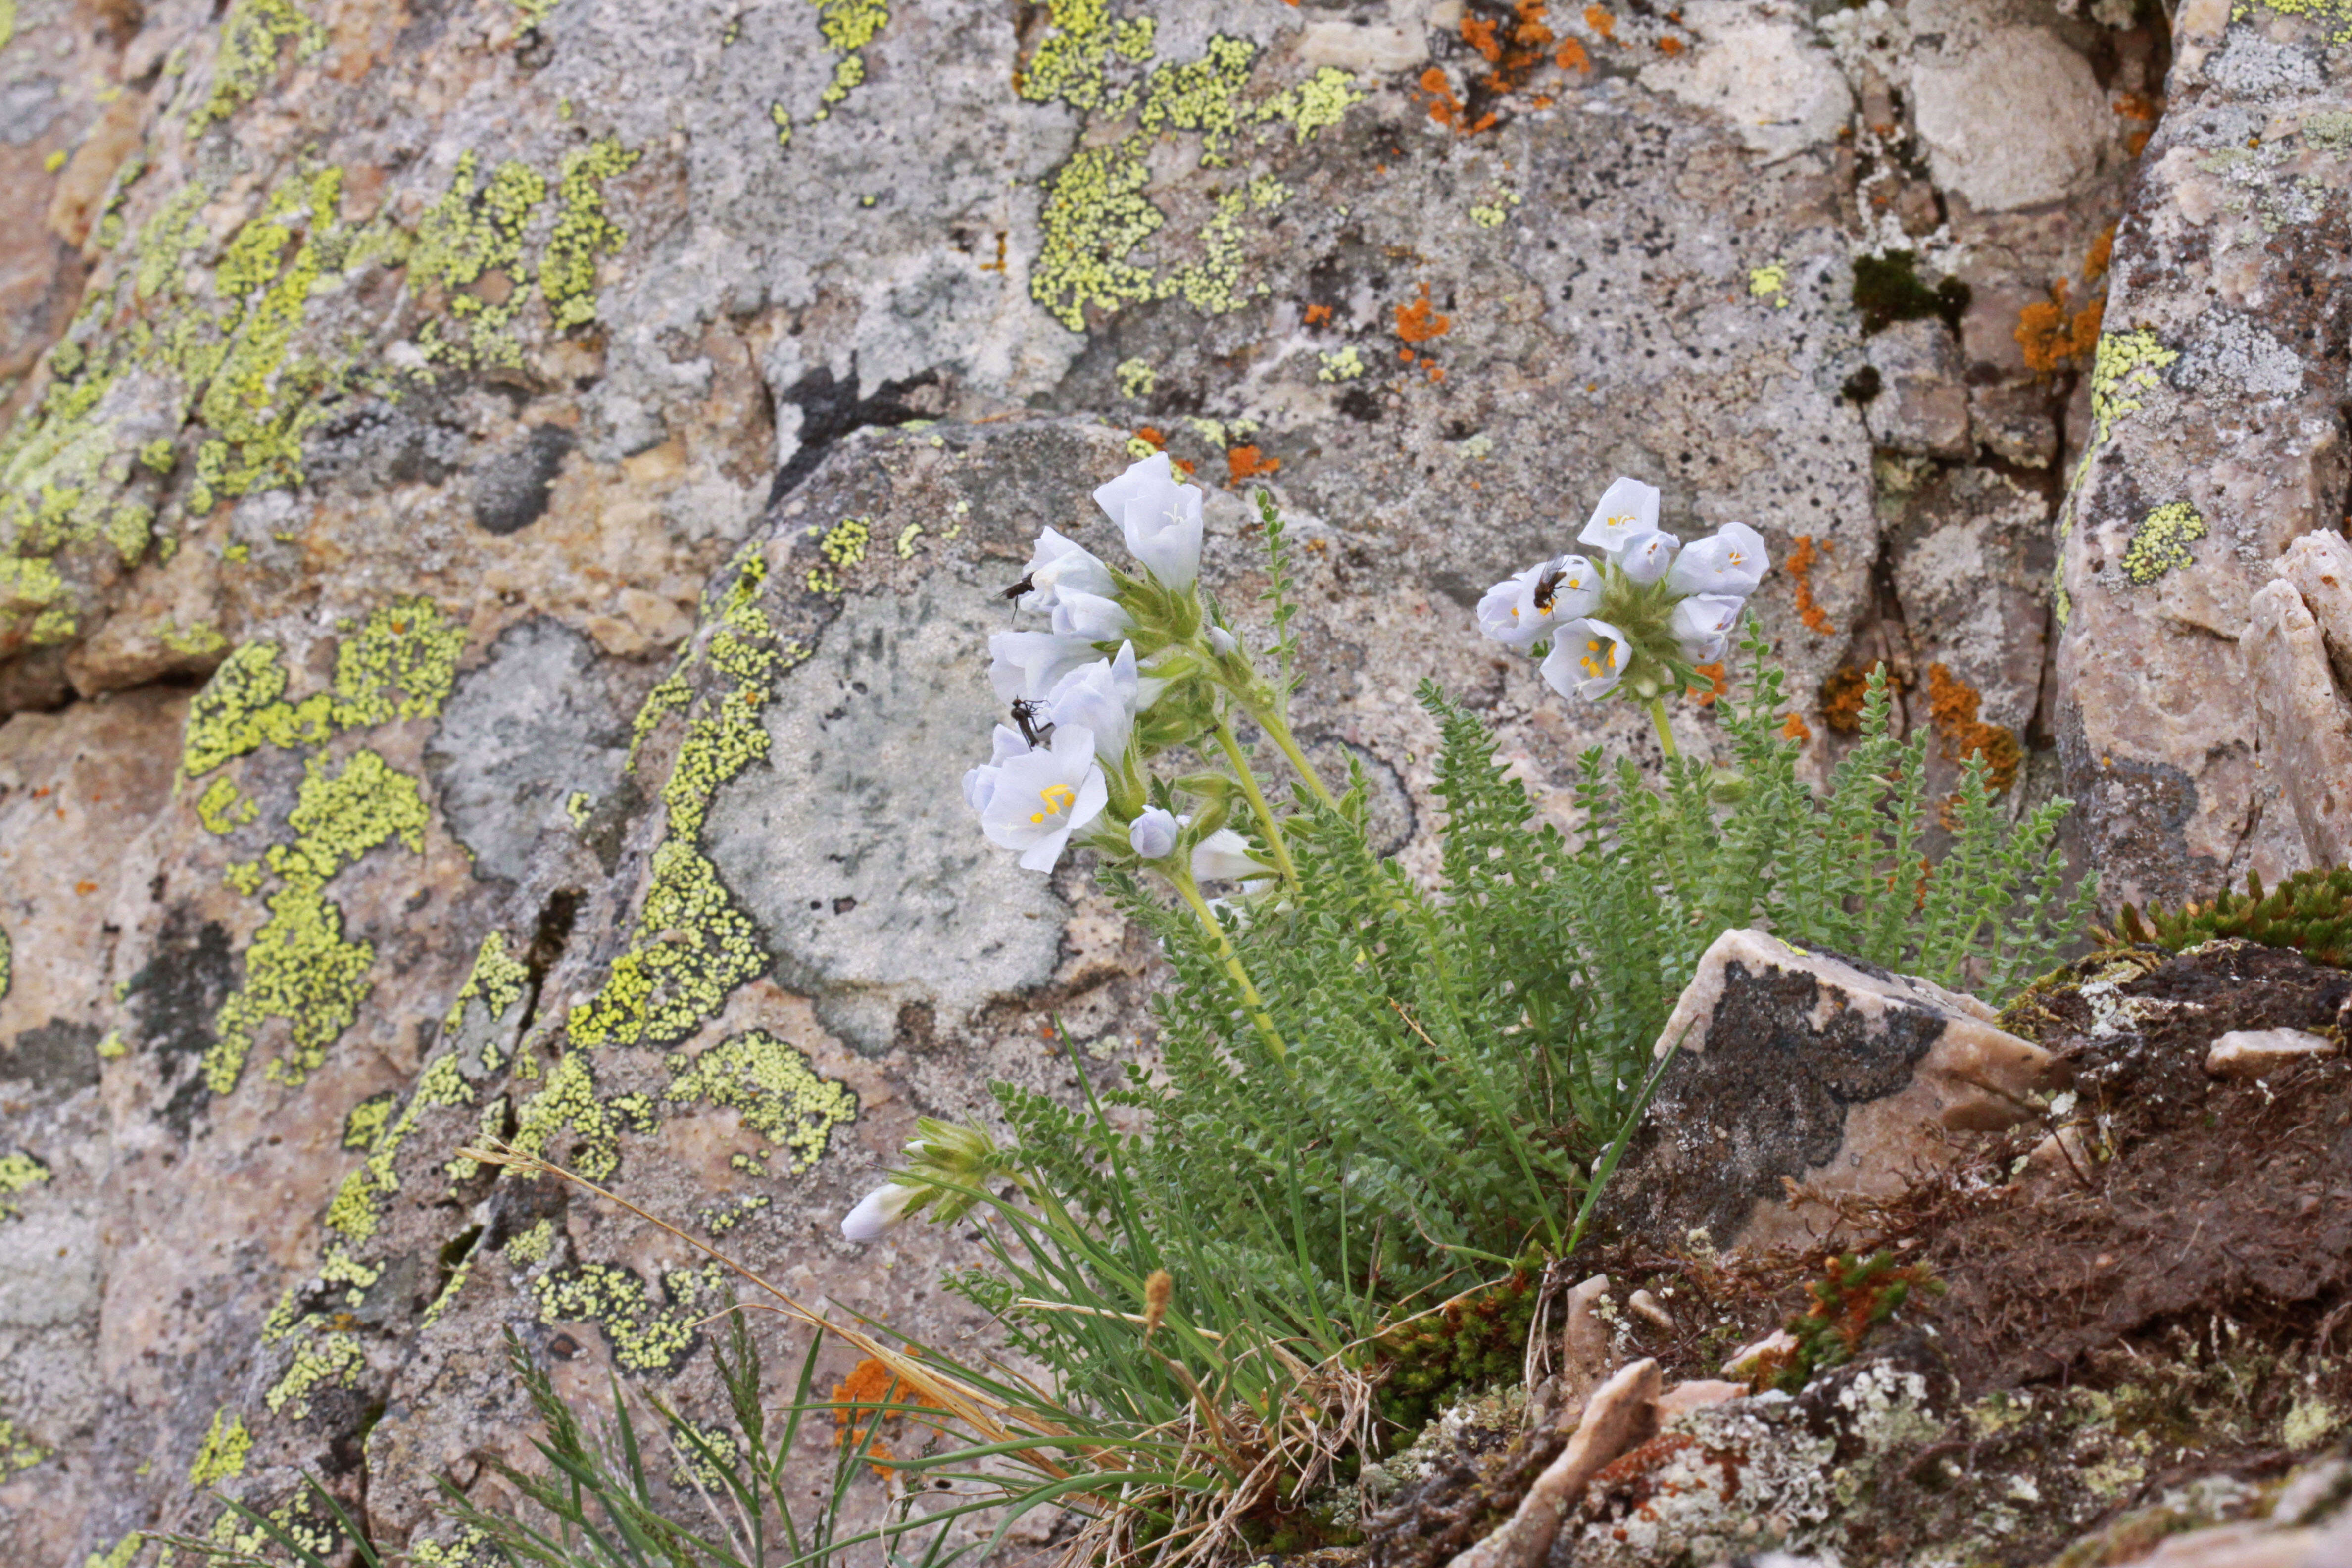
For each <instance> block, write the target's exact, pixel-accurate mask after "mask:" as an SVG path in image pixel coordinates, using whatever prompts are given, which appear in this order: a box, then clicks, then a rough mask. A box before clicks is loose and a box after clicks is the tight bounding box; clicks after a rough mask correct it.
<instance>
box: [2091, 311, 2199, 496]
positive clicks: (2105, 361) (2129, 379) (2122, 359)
mask: <svg viewBox="0 0 2352 1568" xmlns="http://www.w3.org/2000/svg"><path fill="white" fill-rule="evenodd" d="M2179 357H2180V354H2179V351H2178V350H2176V349H2168V348H2166V347H2165V346H2164V345H2163V344H2162V343H2161V342H2158V341H2157V336H2156V334H2155V333H2154V332H2151V331H2148V330H2147V329H2146V328H2145V327H2143V328H2141V329H2139V330H2138V331H2129V332H2107V333H2105V334H2103V335H2102V336H2101V337H2100V339H2099V350H2098V353H2097V355H2096V356H2095V358H2094V360H2093V362H2092V364H2091V423H2092V426H2093V429H2092V436H2091V447H2092V450H2093V451H2095V450H2097V449H2098V448H2099V447H2103V446H2105V445H2106V442H2107V438H2108V437H2110V436H2112V435H2114V434H2115V428H2116V420H2118V419H2120V418H2122V417H2123V416H2125V415H2126V414H2136V413H2137V412H2138V411H2139V409H2140V406H2141V405H2140V399H2139V394H2140V393H2142V392H2144V391H2147V389H2149V388H2151V387H2154V386H2156V385H2157V384H2158V378H2157V372H2158V371H2160V370H2162V369H2164V367H2165V366H2167V365H2168V364H2170V363H2173V362H2174V361H2175V360H2178V359H2179ZM2083 460H2084V464H2085V465H2087V464H2088V463H2089V461H2090V455H2089V454H2088V453H2085V454H2084V459H2083Z"/></svg>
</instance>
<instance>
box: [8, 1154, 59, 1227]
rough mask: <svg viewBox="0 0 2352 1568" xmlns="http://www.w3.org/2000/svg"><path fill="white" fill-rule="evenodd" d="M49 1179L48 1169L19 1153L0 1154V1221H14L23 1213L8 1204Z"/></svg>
mask: <svg viewBox="0 0 2352 1568" xmlns="http://www.w3.org/2000/svg"><path fill="white" fill-rule="evenodd" d="M48 1179H49V1168H48V1167H47V1165H44V1164H43V1163H41V1162H39V1161H38V1160H36V1159H34V1158H33V1157H32V1156H31V1155H30V1154H26V1153H24V1152H21V1151H20V1152H16V1153H14V1154H0V1220H8V1219H15V1218H16V1216H17V1215H20V1214H22V1213H23V1212H24V1211H23V1210H22V1209H20V1208H18V1207H17V1206H16V1205H15V1204H12V1203H10V1202H8V1200H9V1199H10V1198H13V1197H16V1195H17V1194H21V1193H27V1192H30V1191H32V1190H33V1189H34V1188H35V1187H37V1186H39V1185H40V1184H42V1183H44V1182H46V1181H47V1180H48Z"/></svg>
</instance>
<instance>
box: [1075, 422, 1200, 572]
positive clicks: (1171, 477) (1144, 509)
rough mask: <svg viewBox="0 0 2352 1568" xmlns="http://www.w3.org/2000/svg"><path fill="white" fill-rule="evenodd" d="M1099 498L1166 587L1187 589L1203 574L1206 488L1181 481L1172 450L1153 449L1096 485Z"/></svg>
mask: <svg viewBox="0 0 2352 1568" xmlns="http://www.w3.org/2000/svg"><path fill="white" fill-rule="evenodd" d="M1095 504H1096V505H1097V506H1098V507H1100V508H1102V509H1103V510H1104V512H1105V513H1107V514H1108V516H1109V518H1110V520H1111V521H1113V522H1115V523H1117V524H1118V526H1119V531H1120V533H1121V534H1123V535H1124V536H1125V538H1126V540H1127V548H1128V552H1129V554H1131V555H1133V556H1134V557H1135V558H1136V559H1137V560H1138V561H1140V562H1142V563H1143V564H1144V566H1145V567H1146V568H1147V569H1148V570H1149V571H1150V574H1152V576H1154V577H1155V578H1157V579H1159V582H1160V586H1161V587H1163V588H1169V589H1172V590H1174V591H1175V592H1177V593H1179V594H1181V593H1182V592H1184V591H1185V590H1186V589H1187V588H1190V587H1191V586H1192V579H1193V578H1195V577H1197V576H1199V575H1200V574H1201V491H1200V489H1199V487H1197V486H1194V485H1181V484H1178V483H1177V482H1176V478H1175V473H1174V471H1173V469H1171V467H1170V466H1169V462H1168V454H1167V453H1165V452H1155V453H1153V454H1152V455H1151V456H1150V457H1149V458H1145V459H1143V461H1141V462H1139V463H1137V464H1135V465H1134V466H1133V467H1131V468H1129V469H1128V470H1127V472H1125V473H1123V474H1121V475H1119V477H1118V478H1117V479H1113V480H1111V482H1110V483H1108V484H1107V485H1105V486H1103V487H1102V488H1101V489H1097V491H1095Z"/></svg>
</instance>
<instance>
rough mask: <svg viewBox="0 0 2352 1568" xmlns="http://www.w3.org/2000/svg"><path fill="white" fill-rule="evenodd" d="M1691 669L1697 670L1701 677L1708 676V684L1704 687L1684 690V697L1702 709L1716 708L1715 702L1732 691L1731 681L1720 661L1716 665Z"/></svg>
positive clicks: (1704, 665)
mask: <svg viewBox="0 0 2352 1568" xmlns="http://www.w3.org/2000/svg"><path fill="white" fill-rule="evenodd" d="M1691 668H1694V669H1696V670H1697V671H1698V672H1699V673H1700V674H1701V675H1704V676H1706V679H1707V684H1706V686H1703V687H1702V686H1693V687H1689V688H1687V689H1685V690H1684V692H1683V695H1684V696H1685V697H1687V698H1689V699H1690V700H1692V701H1694V702H1696V703H1697V704H1698V705H1699V706H1700V707H1702V708H1712V707H1714V706H1715V700H1716V699H1717V698H1718V697H1721V696H1724V695H1726V694H1727V693H1728V692H1729V691H1730V690H1731V681H1730V680H1729V679H1728V678H1727V677H1726V675H1725V673H1724V668H1723V665H1722V663H1721V661H1720V660H1718V661H1717V662H1716V663H1714V664H1700V665H1694V666H1692V667H1691Z"/></svg>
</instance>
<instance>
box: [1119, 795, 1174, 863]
mask: <svg viewBox="0 0 2352 1568" xmlns="http://www.w3.org/2000/svg"><path fill="white" fill-rule="evenodd" d="M1179 826H1181V825H1180V824H1179V823H1178V822H1177V820H1176V817H1175V815H1174V814H1173V813H1171V812H1167V811H1162V810H1161V809H1160V807H1158V806H1156V805H1148V806H1146V807H1144V808H1143V815H1142V816H1139V817H1137V818H1136V819H1135V820H1134V821H1133V822H1130V823H1129V824H1128V826H1127V845H1128V847H1129V848H1130V849H1132V850H1134V851H1135V852H1136V853H1137V854H1138V855H1140V856H1141V857H1143V858H1145V859H1146V860H1165V859H1166V858H1168V857H1169V856H1171V855H1173V854H1174V853H1175V852H1176V834H1177V830H1178V828H1179Z"/></svg>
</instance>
